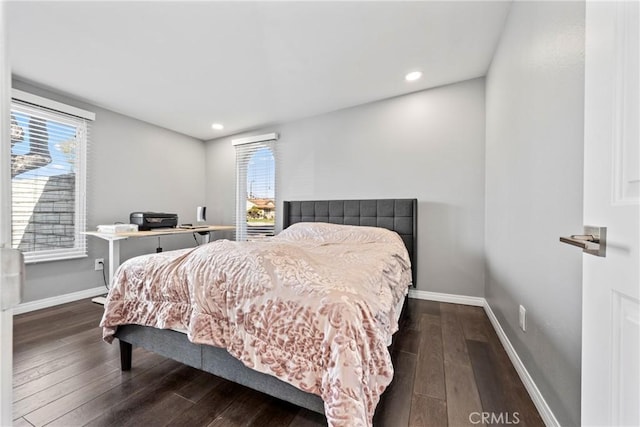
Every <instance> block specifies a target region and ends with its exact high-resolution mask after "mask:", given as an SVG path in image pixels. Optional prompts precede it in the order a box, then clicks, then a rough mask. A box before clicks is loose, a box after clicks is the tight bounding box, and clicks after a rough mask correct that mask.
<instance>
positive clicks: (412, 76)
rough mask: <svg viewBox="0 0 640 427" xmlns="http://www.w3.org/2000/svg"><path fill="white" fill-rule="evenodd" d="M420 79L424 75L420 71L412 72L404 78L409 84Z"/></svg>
mask: <svg viewBox="0 0 640 427" xmlns="http://www.w3.org/2000/svg"><path fill="white" fill-rule="evenodd" d="M420 77H422V73H421V72H420V71H412V72H410V73H409V74H407V75H406V76H404V79H405V80H406V81H408V82H412V81H414V80H418V79H419V78H420Z"/></svg>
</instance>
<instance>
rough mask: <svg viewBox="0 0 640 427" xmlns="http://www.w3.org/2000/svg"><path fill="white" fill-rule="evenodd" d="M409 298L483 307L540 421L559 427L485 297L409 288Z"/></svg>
mask: <svg viewBox="0 0 640 427" xmlns="http://www.w3.org/2000/svg"><path fill="white" fill-rule="evenodd" d="M409 298H416V299H424V300H429V301H438V302H448V303H452V304H464V305H475V306H478V307H483V308H484V311H485V313H487V317H489V320H490V321H491V325H492V326H493V329H494V330H495V331H496V334H497V335H498V338H499V339H500V342H501V343H502V346H503V347H504V350H505V351H506V352H507V355H508V356H509V360H511V363H513V367H514V368H515V369H516V372H518V376H519V377H520V380H521V381H522V383H523V384H524V387H525V388H526V389H527V392H528V393H529V396H531V400H532V401H533V404H534V405H536V409H537V410H538V412H539V413H540V416H541V417H542V421H544V423H545V425H546V426H547V427H560V423H559V422H558V420H557V419H556V417H555V415H553V412H552V411H551V408H550V407H549V405H548V404H547V401H546V400H544V397H543V396H542V393H540V389H538V386H537V385H536V383H535V382H534V381H533V378H531V375H529V371H527V368H525V366H524V364H523V363H522V360H520V357H519V356H518V353H516V350H515V348H514V347H513V345H512V344H511V341H509V338H508V337H507V334H506V333H505V332H504V329H502V326H501V325H500V322H498V318H497V317H496V315H495V314H494V313H493V310H491V307H490V306H489V303H488V302H487V300H486V299H484V298H482V297H470V296H465V295H455V294H443V293H439V292H429V291H421V290H419V289H410V290H409Z"/></svg>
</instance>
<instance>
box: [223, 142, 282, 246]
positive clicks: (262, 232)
mask: <svg viewBox="0 0 640 427" xmlns="http://www.w3.org/2000/svg"><path fill="white" fill-rule="evenodd" d="M277 138H278V135H277V134H275V133H272V134H267V135H260V136H257V137H249V138H242V139H236V140H233V141H232V143H233V145H234V146H235V147H236V224H235V225H236V240H239V241H242V240H260V239H262V238H265V237H269V236H273V235H274V232H275V221H276V212H277V209H276V190H277V189H276V168H277V154H276V139H277Z"/></svg>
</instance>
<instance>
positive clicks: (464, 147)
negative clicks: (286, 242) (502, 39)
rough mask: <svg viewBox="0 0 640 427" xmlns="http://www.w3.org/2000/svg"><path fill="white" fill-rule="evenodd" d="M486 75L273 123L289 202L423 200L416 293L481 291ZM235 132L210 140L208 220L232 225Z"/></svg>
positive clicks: (280, 196) (284, 192)
mask: <svg viewBox="0 0 640 427" xmlns="http://www.w3.org/2000/svg"><path fill="white" fill-rule="evenodd" d="M484 102H485V99H484V79H475V80H470V81H466V82H462V83H458V84H453V85H449V86H443V87H440V88H436V89H432V90H427V91H422V92H417V93H414V94H410V95H405V96H400V97H397V98H392V99H388V100H384V101H380V102H375V103H372V104H367V105H362V106H358V107H354V108H349V109H345V110H341V111H337V112H334V113H330V114H325V115H322V116H317V117H313V118H310V119H306V120H300V121H296V122H292V123H287V124H284V125H280V126H273V127H269V128H266V129H262V130H260V131H256V132H252V133H251V134H260V133H266V132H278V133H279V134H280V140H279V141H278V143H277V145H278V155H279V156H280V159H281V162H280V164H279V169H278V178H277V179H278V185H279V190H278V191H279V192H278V199H279V200H278V206H279V207H281V202H282V201H283V200H314V199H346V198H385V197H386V198H400V197H406V198H418V201H419V207H418V210H419V220H418V230H419V236H418V279H417V281H418V283H417V286H418V289H421V290H427V291H435V292H447V293H455V294H463V295H473V296H482V295H483V294H484V259H483V254H482V253H483V245H484V129H485V128H484V126H485V111H484ZM231 139H232V138H222V139H218V140H213V141H209V142H208V143H207V144H206V162H207V171H206V173H207V179H206V182H207V187H206V196H207V206H208V214H209V219H210V221H211V222H223V223H232V222H233V220H234V211H233V207H234V198H235V167H234V164H235V154H234V148H233V147H232V146H231Z"/></svg>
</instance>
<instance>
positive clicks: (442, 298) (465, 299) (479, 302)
mask: <svg viewBox="0 0 640 427" xmlns="http://www.w3.org/2000/svg"><path fill="white" fill-rule="evenodd" d="M409 298H416V299H425V300H429V301H438V302H448V303H451V304H463V305H475V306H478V307H484V305H485V303H486V301H485V300H484V298H482V297H469V296H466V295H455V294H443V293H440V292H429V291H421V290H419V289H409Z"/></svg>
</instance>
